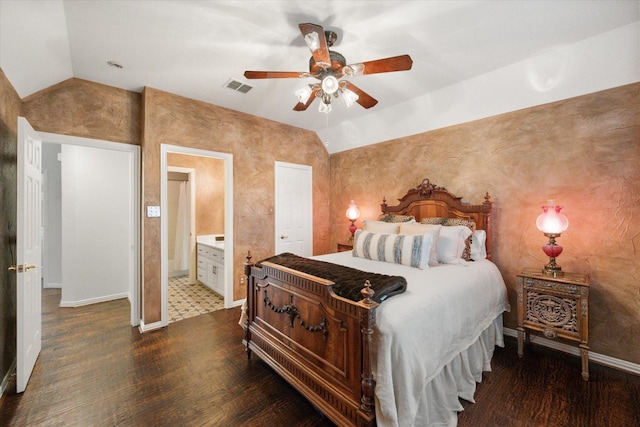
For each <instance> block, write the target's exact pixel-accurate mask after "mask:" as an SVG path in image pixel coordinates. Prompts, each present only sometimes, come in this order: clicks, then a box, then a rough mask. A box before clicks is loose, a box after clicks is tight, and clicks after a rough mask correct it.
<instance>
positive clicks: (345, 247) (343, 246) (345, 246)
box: [338, 243, 353, 252]
mask: <svg viewBox="0 0 640 427" xmlns="http://www.w3.org/2000/svg"><path fill="white" fill-rule="evenodd" d="M350 250H353V243H338V252H346V251H350Z"/></svg>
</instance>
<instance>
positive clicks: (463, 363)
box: [412, 314, 504, 427]
mask: <svg viewBox="0 0 640 427" xmlns="http://www.w3.org/2000/svg"><path fill="white" fill-rule="evenodd" d="M495 346H500V347H504V337H503V335H502V314H500V315H499V316H498V317H496V318H495V319H494V321H493V322H492V323H491V325H489V327H488V328H486V329H485V330H484V331H482V333H481V334H480V337H479V338H478V339H477V340H476V341H475V342H474V343H473V344H471V346H470V347H469V348H467V349H466V350H464V351H462V352H461V353H459V354H458V355H457V356H455V357H454V359H453V360H452V361H451V362H449V363H448V364H446V365H445V366H444V367H443V368H442V370H441V371H440V373H439V374H437V375H436V376H435V377H434V378H433V380H431V381H430V382H429V383H428V384H427V385H426V387H425V389H424V390H423V393H422V396H420V403H419V406H418V411H417V413H416V417H415V422H414V423H413V424H412V425H413V426H414V427H427V426H428V427H436V426H455V425H457V420H458V416H457V414H458V412H460V411H462V410H464V408H463V406H462V404H461V403H460V400H459V398H462V399H464V400H466V401H469V402H474V400H473V395H474V393H475V391H476V383H479V382H481V381H482V372H484V371H486V372H489V371H491V358H492V357H493V350H494V348H495Z"/></svg>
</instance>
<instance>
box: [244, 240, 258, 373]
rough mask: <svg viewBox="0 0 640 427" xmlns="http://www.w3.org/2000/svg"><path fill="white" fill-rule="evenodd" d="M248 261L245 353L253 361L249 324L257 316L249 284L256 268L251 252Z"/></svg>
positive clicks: (245, 265) (248, 252)
mask: <svg viewBox="0 0 640 427" xmlns="http://www.w3.org/2000/svg"><path fill="white" fill-rule="evenodd" d="M246 258H247V261H246V262H245V263H244V275H245V276H246V281H247V300H246V301H245V303H244V304H245V306H244V307H243V310H245V316H246V318H247V321H246V324H245V325H244V340H243V344H244V345H245V351H246V352H247V359H248V360H251V349H250V348H249V341H251V332H249V324H250V322H251V318H252V316H254V315H255V313H253V298H254V295H253V293H252V292H251V284H250V283H249V282H250V281H251V280H253V279H252V277H251V268H252V267H253V266H254V263H253V262H251V258H252V256H251V251H247V256H246Z"/></svg>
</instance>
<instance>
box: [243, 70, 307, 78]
mask: <svg viewBox="0 0 640 427" xmlns="http://www.w3.org/2000/svg"><path fill="white" fill-rule="evenodd" d="M244 76H245V78H247V79H300V78H305V77H314V76H313V75H312V74H310V73H307V72H305V71H245V72H244Z"/></svg>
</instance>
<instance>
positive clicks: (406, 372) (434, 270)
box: [241, 179, 508, 427]
mask: <svg viewBox="0 0 640 427" xmlns="http://www.w3.org/2000/svg"><path fill="white" fill-rule="evenodd" d="M491 207H492V203H491V201H490V197H489V195H488V194H486V195H485V196H484V201H483V202H482V203H481V204H479V205H469V204H466V203H463V202H462V200H461V198H460V197H456V196H454V195H452V194H451V193H449V192H448V191H447V190H446V189H445V188H443V187H439V186H436V185H434V184H432V183H431V182H430V181H429V180H428V179H425V180H423V181H422V182H421V183H420V184H419V185H418V186H417V187H415V188H412V189H410V190H409V191H408V192H407V193H406V195H405V196H403V197H402V198H401V199H399V203H398V204H397V205H394V206H389V205H388V204H387V202H386V200H385V199H383V202H382V204H381V217H380V219H383V218H387V219H389V218H391V222H389V223H388V224H399V225H398V228H397V231H396V233H382V232H380V231H379V230H376V229H375V227H378V226H381V227H385V225H384V224H383V221H378V220H375V221H371V222H370V223H369V224H365V227H364V230H358V231H357V232H356V239H355V241H354V249H353V251H350V252H339V253H334V254H327V255H322V256H316V257H311V259H310V261H309V262H310V263H313V264H312V267H313V268H311V269H307V268H306V264H304V263H306V261H303V264H304V265H305V268H298V265H299V264H298V263H292V264H287V263H286V262H281V260H280V258H279V255H278V256H276V257H273V258H268V259H267V260H263V261H261V262H258V263H253V262H252V260H251V256H250V254H249V256H248V257H247V262H246V263H245V273H246V275H247V277H248V282H247V301H246V303H245V307H246V310H245V312H244V313H243V320H241V324H242V325H243V326H244V327H245V339H244V341H243V342H244V345H245V346H246V349H247V354H248V357H249V358H250V357H251V355H252V354H255V355H257V356H258V357H259V358H261V359H262V360H264V361H265V362H266V363H267V364H268V365H270V366H271V367H272V368H273V369H274V370H275V371H276V372H277V373H278V374H279V375H281V376H282V377H283V378H284V379H285V380H286V381H288V382H289V383H290V384H291V385H292V386H293V387H294V388H296V389H297V390H298V391H299V392H300V393H301V394H303V395H304V396H305V397H306V398H307V399H308V400H309V401H310V402H311V403H312V404H313V405H314V406H315V407H316V408H317V409H318V410H319V411H321V412H322V413H323V414H324V415H325V416H326V417H328V418H329V419H330V420H331V421H332V422H333V423H335V424H336V425H338V426H374V425H378V426H381V427H382V426H408V425H412V426H432V425H456V423H457V413H458V412H459V411H462V410H463V407H462V405H461V403H460V400H459V398H462V399H465V400H467V401H470V402H473V395H474V392H475V387H476V383H478V382H480V381H481V379H482V372H483V371H488V370H490V361H491V357H492V355H493V349H494V347H495V346H496V345H498V346H502V345H503V336H502V313H503V312H504V311H505V310H508V303H507V299H506V298H507V297H506V288H505V284H504V281H503V279H502V276H501V274H500V272H499V271H498V269H497V267H496V266H495V264H493V263H492V262H491V261H490V260H491V222H490V219H491ZM407 218H409V219H408V220H407ZM396 221H404V222H402V223H396ZM434 221H453V222H454V223H455V221H459V222H460V223H468V222H472V223H473V225H474V227H475V228H474V229H471V228H470V231H469V232H468V233H467V234H468V235H469V237H471V238H465V239H463V240H464V242H465V243H466V247H465V248H464V252H467V251H468V250H469V249H470V247H469V246H470V244H469V242H471V244H472V245H473V247H471V249H475V253H473V255H474V256H475V257H476V258H477V259H475V260H471V259H470V258H468V256H469V254H468V253H466V254H465V257H466V258H465V259H464V260H463V261H460V259H456V261H455V262H450V263H447V264H442V263H438V262H435V263H432V262H431V261H432V259H431V258H432V256H433V255H434V252H433V245H431V244H432V243H434V242H435V241H438V242H440V243H442V242H443V241H444V237H441V239H443V240H438V237H437V236H438V235H435V234H431V235H430V233H431V231H429V232H427V233H426V234H425V233H422V230H423V229H424V227H421V223H422V222H425V223H427V224H434ZM439 224H440V225H437V226H435V227H436V228H438V230H440V231H442V230H446V233H449V234H451V232H452V230H453V227H451V228H449V227H446V226H444V225H442V222H440V223H439ZM455 224H457V223H455ZM434 225H435V224H434ZM467 225H468V224H467ZM458 226H459V224H457V225H456V227H458ZM390 227H393V226H390ZM400 227H402V228H400ZM426 227H427V228H428V227H429V226H426ZM412 228H414V229H420V230H421V231H420V232H419V233H411V234H412V235H413V236H416V237H411V239H412V240H411V241H412V242H413V243H412V245H413V246H412V248H413V249H412V251H413V255H412V257H413V259H411V260H410V261H409V262H404V261H402V262H400V261H398V260H397V259H396V262H389V260H388V259H387V260H386V261H380V259H382V258H384V256H383V255H381V254H382V252H378V253H377V255H376V254H375V253H374V251H372V254H373V256H371V254H367V255H366V256H363V248H365V249H366V248H368V246H366V244H365V242H370V240H371V238H372V237H373V238H374V239H376V238H380V239H385V240H384V241H385V242H386V241H387V240H391V239H396V240H395V242H396V243H395V244H394V247H395V248H397V247H398V244H397V241H398V239H400V241H401V242H404V241H405V240H403V239H408V238H409V237H407V236H408V234H405V233H403V232H400V231H401V230H410V229H412ZM428 229H429V230H431V228H428ZM456 229H457V228H456ZM440 231H439V232H440ZM446 233H445V232H442V236H444V235H445V234H446ZM385 234H387V235H386V237H385ZM467 234H464V236H467ZM434 236H435V237H434ZM476 237H478V238H479V240H482V237H484V238H485V239H486V240H485V241H484V242H477V241H476V242H475V244H474V243H473V239H475V238H476ZM416 241H419V242H422V243H424V248H425V251H426V253H422V252H420V253H419V256H418V255H416V253H418V252H416V250H415V248H416V247H417V246H416V243H415V242H416ZM482 243H484V244H482ZM377 244H378V245H379V246H378V247H382V246H380V245H381V244H380V243H377ZM428 244H429V245H430V248H431V249H429V248H428ZM442 247H446V244H443V246H442ZM394 250H396V249H394ZM383 252H384V251H383ZM461 252H463V250H461V249H460V250H458V256H460V253H461ZM472 252H473V251H472ZM396 255H397V253H396ZM438 255H440V254H439V253H438ZM381 256H382V258H380V257H381ZM409 258H411V257H409ZM409 258H407V259H409ZM418 259H419V260H420V261H419V262H420V265H413V266H412V265H410V264H411V263H414V262H417V261H416V260H418ZM296 261H297V259H296ZM322 263H328V264H331V266H336V267H331V268H330V269H329V268H328V269H327V270H326V271H327V274H326V275H325V274H323V271H325V270H323V269H322V267H323V265H324V264H322ZM341 266H342V267H341ZM334 268H335V269H337V270H336V271H338V272H339V273H340V274H342V270H340V268H343V269H345V270H346V269H355V270H358V271H360V272H365V276H366V274H374V273H375V274H378V276H376V275H373V276H371V279H370V280H369V279H367V278H366V277H365V276H363V277H361V278H365V279H366V280H363V283H362V286H361V287H360V286H358V289H356V290H354V289H353V288H350V290H349V291H348V292H345V291H344V286H341V283H339V282H341V280H342V277H343V276H341V275H340V274H337V275H335V274H334V275H331V274H329V273H328V272H329V271H332V274H333V269H334ZM309 272H312V273H313V274H311V273H309ZM323 276H327V277H333V278H334V279H336V278H338V279H336V280H335V281H332V280H330V279H327V278H326V277H323ZM398 277H400V278H401V279H404V280H405V281H406V286H404V288H403V289H401V290H400V291H398V288H397V286H398V284H397V283H396V282H394V281H393V280H391V279H389V280H387V278H398ZM359 278H360V277H359V276H354V277H353V278H352V279H354V280H359ZM381 278H385V280H382V279H381ZM381 281H383V282H388V283H387V285H388V286H387V285H385V286H387V287H385V288H381V287H380V286H379V282H381ZM389 283H390V285H389ZM389 289H391V291H390V290H389ZM398 292H400V293H398ZM381 295H382V296H381Z"/></svg>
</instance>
